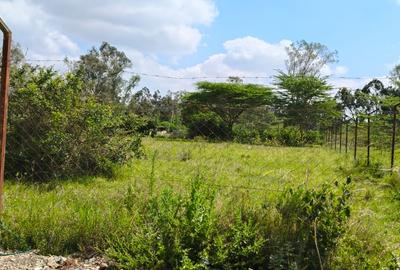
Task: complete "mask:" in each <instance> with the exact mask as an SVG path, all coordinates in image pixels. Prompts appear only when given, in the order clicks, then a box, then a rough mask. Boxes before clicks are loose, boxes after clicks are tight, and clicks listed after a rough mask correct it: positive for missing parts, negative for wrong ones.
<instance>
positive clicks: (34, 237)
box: [0, 139, 400, 267]
mask: <svg viewBox="0 0 400 270" xmlns="http://www.w3.org/2000/svg"><path fill="white" fill-rule="evenodd" d="M144 152H145V157H144V158H142V159H137V160H133V161H132V162H131V163H130V164H128V165H126V166H124V167H122V168H119V169H118V170H117V176H116V177H115V179H111V180H109V179H104V178H86V179H76V180H69V181H63V182H57V181H53V182H51V183H48V184H36V185H35V184H24V183H18V182H12V181H7V182H6V185H5V212H4V215H3V218H2V219H3V222H4V224H5V225H6V226H7V228H6V229H3V230H0V237H1V238H0V240H1V242H0V246H3V248H8V249H22V250H23V249H28V248H38V249H40V251H41V252H42V253H45V254H46V253H52V254H66V253H72V252H76V251H83V252H90V251H91V250H93V249H96V250H100V251H103V250H105V249H106V248H107V247H108V246H109V243H107V239H108V237H109V236H110V235H112V234H120V235H121V233H122V234H124V233H125V234H128V233H129V232H130V231H131V230H132V224H133V223H135V222H136V221H137V218H139V217H140V213H138V212H135V211H133V212H132V211H128V210H126V209H127V203H128V204H129V203H132V201H134V202H135V203H133V205H132V206H131V207H133V208H134V207H136V205H137V203H139V201H141V200H143V198H145V197H157V196H159V194H160V193H161V192H162V191H163V190H165V188H170V189H172V190H173V191H175V192H176V193H178V194H187V193H188V187H190V185H191V183H192V180H193V179H195V178H199V177H200V179H202V182H204V185H206V186H208V187H212V188H214V189H215V190H216V191H217V197H216V202H215V203H216V206H217V208H218V209H223V211H225V212H229V207H228V206H227V205H230V204H232V205H236V206H237V205H242V206H243V207H248V208H253V207H261V206H260V205H261V204H263V203H265V201H266V200H267V201H274V200H276V199H277V198H279V196H280V194H282V192H283V190H285V188H287V187H297V186H300V185H301V186H303V187H306V188H308V189H312V188H317V187H320V186H321V185H323V184H324V183H328V184H331V185H332V184H333V183H334V182H335V181H341V182H343V181H344V179H345V178H346V175H348V174H351V175H353V183H352V185H351V189H352V191H353V192H354V196H353V198H352V199H351V202H352V216H351V219H350V221H349V222H348V226H347V227H348V230H347V232H346V234H345V236H344V237H343V239H342V240H341V241H342V247H340V248H338V251H337V255H335V256H337V258H335V260H336V261H337V262H341V263H342V264H343V265H347V266H354V265H357V264H358V263H360V261H362V260H367V259H364V258H361V257H362V255H363V254H364V253H365V254H367V255H365V256H366V257H367V258H368V260H370V261H368V262H366V263H365V265H370V266H371V267H374V266H376V265H378V262H379V261H380V260H382V261H383V257H387V256H388V254H390V253H393V254H395V255H397V256H400V254H399V250H400V246H399V244H398V243H400V225H399V224H400V222H399V221H400V214H399V209H400V202H399V201H396V200H393V192H394V191H393V190H395V186H396V185H397V184H396V183H397V182H396V181H397V180H396V179H394V178H393V177H390V176H385V177H383V178H382V179H377V176H376V175H374V172H370V173H366V172H365V170H364V169H360V168H356V169H354V168H353V162H352V159H351V157H349V156H350V154H349V156H347V157H346V156H345V155H343V154H342V155H341V154H339V153H337V152H335V151H332V150H329V149H326V148H321V147H314V148H286V147H266V146H254V145H241V144H233V143H207V142H186V141H167V140H157V139H145V140H144ZM393 182H396V183H395V184H393ZM128 190H130V191H128ZM127 198H129V199H130V200H131V202H127ZM128 208H129V207H128ZM221 211H222V210H221ZM353 243H356V244H357V245H358V247H357V248H356V247H352V248H350V247H351V245H352V244H353ZM366 250H368V252H366ZM351 252H355V254H353V255H351V254H349V253H351ZM346 254H347V255H346Z"/></svg>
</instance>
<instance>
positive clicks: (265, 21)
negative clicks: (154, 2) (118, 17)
mask: <svg viewBox="0 0 400 270" xmlns="http://www.w3.org/2000/svg"><path fill="white" fill-rule="evenodd" d="M216 5H217V7H218V10H219V16H218V17H217V18H216V19H215V21H214V23H213V24H212V26H211V27H209V28H203V29H202V30H203V31H204V33H205V36H204V42H205V43H206V44H207V46H206V47H200V49H199V52H198V53H197V54H196V55H194V56H192V57H189V58H188V59H186V60H185V61H182V64H186V65H191V64H195V63H196V62H200V61H202V60H204V59H206V58H207V56H209V55H210V54H215V53H218V52H221V51H222V50H223V48H222V44H223V42H224V41H226V40H231V39H234V38H238V37H242V36H248V35H250V36H254V37H257V38H260V39H263V40H266V41H268V42H272V43H276V42H279V41H280V40H282V39H289V40H293V41H296V40H302V39H304V40H307V41H315V42H321V43H323V44H325V45H327V46H328V47H329V48H330V49H332V50H338V52H339V60H340V64H343V65H345V66H347V67H348V68H349V75H350V76H381V75H386V74H387V72H388V69H389V65H391V64H393V63H395V62H396V61H398V60H400V29H399V27H400V4H398V3H397V2H396V1H395V0H379V1H378V0H363V1H362V0H347V1H346V0H336V1H326V0H319V1H318V0H279V1H278V0H252V1H247V2H246V4H245V2H244V1H238V0H233V1H232V0H217V1H216Z"/></svg>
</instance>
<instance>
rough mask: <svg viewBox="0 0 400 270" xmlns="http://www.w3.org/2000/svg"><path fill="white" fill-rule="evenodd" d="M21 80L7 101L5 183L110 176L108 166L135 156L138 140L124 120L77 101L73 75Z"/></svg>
mask: <svg viewBox="0 0 400 270" xmlns="http://www.w3.org/2000/svg"><path fill="white" fill-rule="evenodd" d="M26 80H27V81H26V82H25V83H24V84H23V85H21V86H20V87H19V88H17V89H13V90H12V92H11V94H10V98H9V103H10V105H9V108H10V109H9V122H8V123H9V127H8V140H7V149H8V151H7V162H6V174H7V177H10V178H24V179H31V180H47V179H51V178H63V177H73V176H79V175H95V174H104V175H110V174H111V173H112V168H113V166H114V164H119V163H123V162H125V161H126V160H128V159H130V158H131V157H133V156H134V155H139V154H140V145H141V143H140V140H141V139H140V136H139V135H138V132H137V130H132V127H129V128H128V127H127V123H128V122H129V121H128V120H127V117H126V116H125V115H124V114H123V113H120V112H118V110H117V109H116V108H114V107H113V105H111V104H103V103H100V102H99V101H98V100H97V99H96V98H94V97H91V96H82V94H81V93H82V91H83V89H84V87H85V86H84V84H83V82H82V80H81V79H80V77H79V75H77V74H67V75H66V76H65V77H63V76H60V75H57V73H56V72H54V71H53V70H51V69H46V68H41V69H37V70H35V71H33V72H32V74H31V76H30V77H29V78H28V79H26ZM132 123H134V122H130V123H129V125H131V126H132V125H133V126H136V125H137V123H134V124H132ZM127 129H129V130H127Z"/></svg>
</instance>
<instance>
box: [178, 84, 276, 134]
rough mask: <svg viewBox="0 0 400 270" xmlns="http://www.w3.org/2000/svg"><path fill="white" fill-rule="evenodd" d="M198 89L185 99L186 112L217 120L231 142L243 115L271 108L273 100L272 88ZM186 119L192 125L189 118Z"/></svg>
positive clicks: (209, 86) (216, 86) (199, 86)
mask: <svg viewBox="0 0 400 270" xmlns="http://www.w3.org/2000/svg"><path fill="white" fill-rule="evenodd" d="M197 89H198V91H197V92H193V93H187V94H186V95H185V96H184V97H183V105H184V109H185V110H186V112H189V111H190V112H189V114H190V115H191V116H193V115H196V114H198V113H203V114H204V113H212V114H214V115H215V116H217V118H218V120H219V121H220V122H222V123H221V124H222V125H223V126H224V127H225V132H226V133H227V134H225V135H226V137H227V138H228V139H229V138H232V129H233V125H234V124H235V123H237V121H238V120H239V117H240V115H241V114H242V113H243V112H244V111H246V110H247V109H250V108H255V107H260V106H263V105H268V104H270V103H271V101H272V98H273V93H272V90H271V88H268V87H265V86H262V85H257V84H243V83H225V82H222V83H215V82H199V83H197ZM208 115H209V114H208ZM186 119H187V120H188V119H189V121H190V116H189V117H186Z"/></svg>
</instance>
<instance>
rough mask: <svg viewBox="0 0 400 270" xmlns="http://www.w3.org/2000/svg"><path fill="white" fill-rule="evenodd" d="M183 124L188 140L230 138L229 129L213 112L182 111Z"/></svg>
mask: <svg viewBox="0 0 400 270" xmlns="http://www.w3.org/2000/svg"><path fill="white" fill-rule="evenodd" d="M183 123H184V125H186V127H187V129H188V131H187V132H188V134H187V136H188V137H189V138H194V137H205V138H208V139H217V140H223V139H229V138H230V136H231V132H230V130H229V128H228V127H227V126H226V124H225V123H224V121H222V119H221V118H220V117H219V116H218V115H217V114H215V113H214V112H202V111H189V110H188V111H186V110H184V112H183Z"/></svg>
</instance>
